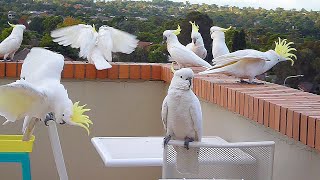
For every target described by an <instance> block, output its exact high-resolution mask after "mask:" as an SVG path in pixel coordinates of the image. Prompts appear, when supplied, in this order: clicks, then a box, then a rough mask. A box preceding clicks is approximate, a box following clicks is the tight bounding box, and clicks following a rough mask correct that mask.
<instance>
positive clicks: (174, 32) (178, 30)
mask: <svg viewBox="0 0 320 180" xmlns="http://www.w3.org/2000/svg"><path fill="white" fill-rule="evenodd" d="M180 32H181V28H180V25H178V29H176V30H174V31H173V34H175V35H176V36H178V35H179V34H180Z"/></svg>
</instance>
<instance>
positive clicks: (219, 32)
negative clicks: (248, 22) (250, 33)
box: [210, 26, 231, 58]
mask: <svg viewBox="0 0 320 180" xmlns="http://www.w3.org/2000/svg"><path fill="white" fill-rule="evenodd" d="M230 29H231V26H230V27H229V28H228V29H225V28H221V27H218V26H212V27H211V28H210V34H211V39H212V56H213V58H217V57H219V56H221V55H224V54H227V53H230V51H229V49H228V47H227V45H226V42H225V35H224V33H225V32H227V31H228V30H230Z"/></svg>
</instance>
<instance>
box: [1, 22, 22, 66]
mask: <svg viewBox="0 0 320 180" xmlns="http://www.w3.org/2000/svg"><path fill="white" fill-rule="evenodd" d="M8 24H9V25H10V26H11V27H13V29H12V32H11V34H10V35H9V36H8V37H7V38H5V39H4V40H3V41H2V42H1V43H0V55H2V56H4V60H6V59H7V57H9V58H10V60H12V59H13V57H14V54H15V53H16V52H17V51H18V49H19V48H20V46H21V43H22V40H23V31H24V30H25V29H26V27H25V26H24V25H22V24H17V25H13V24H10V23H9V22H8Z"/></svg>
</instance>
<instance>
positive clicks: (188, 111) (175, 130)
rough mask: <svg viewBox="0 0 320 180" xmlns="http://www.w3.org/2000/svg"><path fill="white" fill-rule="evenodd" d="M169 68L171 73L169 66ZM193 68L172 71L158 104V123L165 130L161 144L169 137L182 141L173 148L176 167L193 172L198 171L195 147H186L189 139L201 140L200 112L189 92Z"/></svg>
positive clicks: (182, 171)
mask: <svg viewBox="0 0 320 180" xmlns="http://www.w3.org/2000/svg"><path fill="white" fill-rule="evenodd" d="M171 70H172V71H173V72H174V69H173V66H171ZM193 77H194V74H193V71H192V70H191V69H190V68H182V69H180V70H177V71H175V72H174V76H173V78H172V81H171V84H170V86H169V89H168V94H167V96H166V97H165V99H164V100H163V103H162V112H161V117H162V122H163V126H164V129H165V131H166V136H165V138H164V145H166V144H167V143H168V142H169V141H170V139H174V140H182V141H184V147H185V148H183V147H176V148H175V150H176V151H177V157H176V159H177V170H178V171H179V172H181V173H192V174H197V173H198V171H199V161H198V152H199V151H198V149H196V148H190V149H189V142H192V141H201V138H202V130H203V127H202V112H201V105H200V102H199V99H198V98H197V96H196V95H195V94H194V93H193V91H192V89H191V87H192V79H193Z"/></svg>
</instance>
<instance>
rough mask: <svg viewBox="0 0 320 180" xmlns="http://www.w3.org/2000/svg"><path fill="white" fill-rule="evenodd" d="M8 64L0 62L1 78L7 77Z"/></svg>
mask: <svg viewBox="0 0 320 180" xmlns="http://www.w3.org/2000/svg"><path fill="white" fill-rule="evenodd" d="M5 71H6V63H5V62H0V77H5Z"/></svg>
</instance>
